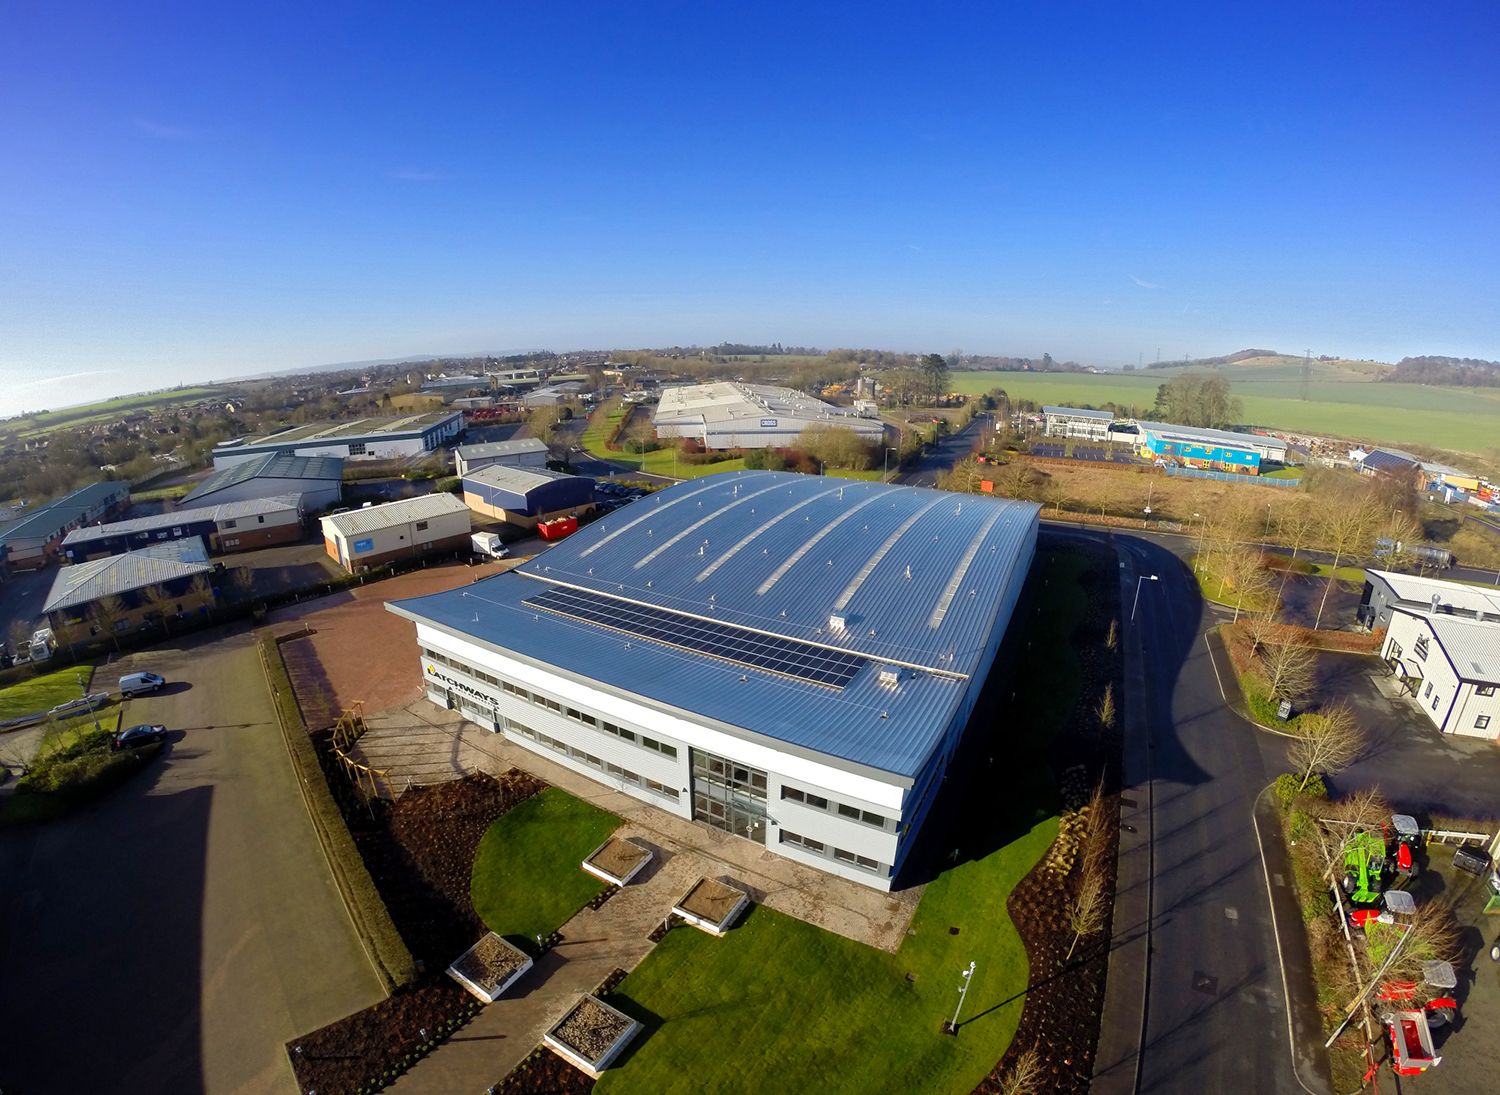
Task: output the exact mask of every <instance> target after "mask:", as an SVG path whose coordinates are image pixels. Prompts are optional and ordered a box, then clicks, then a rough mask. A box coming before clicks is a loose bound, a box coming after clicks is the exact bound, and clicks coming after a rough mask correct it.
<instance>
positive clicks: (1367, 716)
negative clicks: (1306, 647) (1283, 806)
mask: <svg viewBox="0 0 1500 1095" xmlns="http://www.w3.org/2000/svg"><path fill="white" fill-rule="evenodd" d="M1318 675H1319V682H1318V686H1317V694H1318V696H1319V698H1320V699H1321V700H1324V701H1327V700H1332V699H1338V698H1343V699H1346V700H1348V702H1349V704H1350V706H1352V707H1353V708H1354V710H1355V713H1356V714H1357V716H1358V719H1359V724H1360V726H1361V727H1363V728H1364V731H1365V734H1366V737H1367V739H1368V741H1369V749H1368V751H1367V752H1366V755H1365V756H1364V757H1363V758H1361V760H1360V761H1359V763H1358V764H1355V765H1354V766H1353V767H1352V768H1349V769H1348V770H1346V771H1344V772H1342V773H1340V774H1339V775H1338V776H1336V777H1334V778H1333V779H1332V780H1330V781H1329V783H1330V784H1331V786H1330V791H1331V792H1333V793H1336V794H1342V793H1343V792H1345V791H1349V790H1354V789H1356V788H1361V787H1369V786H1373V785H1376V784H1378V785H1379V786H1380V788H1381V790H1382V791H1384V792H1385V796H1386V798H1388V799H1389V800H1390V802H1391V804H1392V805H1393V806H1396V807H1399V808H1400V809H1401V810H1402V811H1403V812H1406V813H1422V812H1428V813H1435V814H1439V815H1444V816H1448V817H1463V818H1473V819H1476V820H1483V819H1492V818H1495V817H1496V816H1497V815H1500V791H1497V789H1500V745H1497V744H1496V743H1494V742H1492V741H1485V740H1483V739H1481V738H1468V737H1461V736H1459V735H1456V734H1441V733H1439V732H1438V730H1437V727H1435V726H1433V725H1432V723H1431V722H1429V721H1428V720H1427V719H1426V718H1425V717H1423V715H1422V713H1421V712H1420V711H1419V710H1418V709H1417V707H1416V705H1415V704H1414V703H1412V702H1410V701H1409V700H1406V699H1403V698H1400V697H1397V696H1392V695H1390V694H1388V693H1389V692H1390V691H1391V690H1390V688H1389V683H1390V682H1389V678H1388V677H1387V675H1386V672H1385V668H1384V667H1383V666H1382V665H1381V664H1380V660H1379V659H1378V658H1375V657H1371V656H1369V655H1364V654H1333V653H1325V654H1323V655H1321V656H1320V657H1319V659H1318ZM1382 682H1384V683H1385V684H1386V685H1387V688H1386V689H1385V690H1384V691H1383V690H1382V688H1381V687H1380V686H1381V683H1382Z"/></svg>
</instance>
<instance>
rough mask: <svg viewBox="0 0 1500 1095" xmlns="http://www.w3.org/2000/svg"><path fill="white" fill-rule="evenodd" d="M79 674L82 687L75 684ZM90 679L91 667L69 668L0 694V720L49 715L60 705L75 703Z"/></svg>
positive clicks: (22, 683) (23, 682) (34, 679)
mask: <svg viewBox="0 0 1500 1095" xmlns="http://www.w3.org/2000/svg"><path fill="white" fill-rule="evenodd" d="M79 674H82V675H83V686H82V687H79V683H78V677H79ZM93 676H94V667H93V666H91V665H79V666H71V667H69V668H67V669H58V670H55V671H53V672H51V673H44V674H42V675H41V676H40V677H32V678H31V679H30V680H29V681H22V682H21V683H20V684H13V685H11V686H10V687H9V688H6V689H3V690H0V719H14V718H19V717H20V716H22V715H30V714H32V713H33V712H36V711H48V710H51V709H52V708H54V707H56V706H57V705H58V704H60V703H66V702H67V701H68V700H76V699H78V697H79V696H82V695H83V694H84V692H85V691H87V689H88V685H89V683H90V682H91V681H92V680H93Z"/></svg>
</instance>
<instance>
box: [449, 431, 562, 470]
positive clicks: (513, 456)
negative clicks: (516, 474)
mask: <svg viewBox="0 0 1500 1095" xmlns="http://www.w3.org/2000/svg"><path fill="white" fill-rule="evenodd" d="M547 456H548V449H547V443H546V442H545V441H543V440H542V439H541V438H539V437H516V438H512V439H511V440H509V441H486V442H484V443H482V444H478V445H460V446H459V447H458V448H456V449H454V450H453V469H454V471H456V472H457V473H458V474H459V475H460V476H463V475H468V474H469V473H470V472H476V471H478V470H479V469H480V468H487V467H489V466H491V465H492V464H504V465H505V466H506V467H511V468H545V467H546V466H547Z"/></svg>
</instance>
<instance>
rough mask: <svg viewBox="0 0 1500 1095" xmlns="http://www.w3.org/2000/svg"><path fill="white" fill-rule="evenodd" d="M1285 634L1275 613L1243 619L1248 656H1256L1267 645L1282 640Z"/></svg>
mask: <svg viewBox="0 0 1500 1095" xmlns="http://www.w3.org/2000/svg"><path fill="white" fill-rule="evenodd" d="M1286 634H1287V632H1286V631H1285V628H1284V627H1283V625H1282V623H1281V620H1279V619H1278V618H1277V616H1276V613H1275V612H1265V613H1261V614H1260V615H1258V616H1246V617H1245V638H1247V639H1249V640H1250V654H1251V655H1252V656H1254V655H1257V654H1259V653H1260V652H1261V650H1262V649H1263V648H1264V647H1265V646H1266V645H1267V644H1269V643H1273V642H1275V641H1277V640H1278V639H1280V638H1283V637H1284V636H1285V635H1286Z"/></svg>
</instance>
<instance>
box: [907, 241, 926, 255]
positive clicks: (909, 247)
mask: <svg viewBox="0 0 1500 1095" xmlns="http://www.w3.org/2000/svg"><path fill="white" fill-rule="evenodd" d="M906 247H907V250H910V251H916V252H919V253H920V252H922V251H924V250H926V249H925V248H922V247H918V246H917V245H916V244H914V243H908V244H907V245H906Z"/></svg>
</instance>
